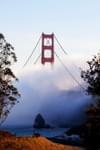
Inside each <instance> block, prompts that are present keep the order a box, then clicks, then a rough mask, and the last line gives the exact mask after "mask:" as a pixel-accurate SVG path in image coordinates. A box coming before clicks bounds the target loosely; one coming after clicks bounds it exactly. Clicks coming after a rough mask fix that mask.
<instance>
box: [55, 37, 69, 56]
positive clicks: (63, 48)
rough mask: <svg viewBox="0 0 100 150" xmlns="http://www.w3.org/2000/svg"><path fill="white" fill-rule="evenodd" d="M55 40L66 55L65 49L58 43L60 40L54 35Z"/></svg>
mask: <svg viewBox="0 0 100 150" xmlns="http://www.w3.org/2000/svg"><path fill="white" fill-rule="evenodd" d="M54 38H55V40H56V41H57V43H58V45H59V46H60V48H61V49H62V51H63V52H64V53H65V54H66V55H68V53H67V52H66V51H65V49H64V48H63V47H62V45H61V44H60V42H59V41H58V39H57V37H56V36H55V35H54Z"/></svg>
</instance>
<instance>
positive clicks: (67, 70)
mask: <svg viewBox="0 0 100 150" xmlns="http://www.w3.org/2000/svg"><path fill="white" fill-rule="evenodd" d="M55 55H56V57H57V58H58V60H59V62H60V63H61V64H62V66H63V67H64V68H65V70H66V72H68V73H69V75H70V76H71V77H72V79H73V80H74V81H75V82H76V83H77V84H78V85H79V86H80V87H81V88H82V90H84V91H85V88H84V87H83V86H82V85H81V84H80V83H79V81H78V80H77V79H76V78H75V77H74V75H73V74H72V73H71V72H70V71H69V69H68V68H67V67H66V65H65V64H64V63H63V62H62V60H61V59H60V57H59V56H58V55H57V53H56V52H55Z"/></svg>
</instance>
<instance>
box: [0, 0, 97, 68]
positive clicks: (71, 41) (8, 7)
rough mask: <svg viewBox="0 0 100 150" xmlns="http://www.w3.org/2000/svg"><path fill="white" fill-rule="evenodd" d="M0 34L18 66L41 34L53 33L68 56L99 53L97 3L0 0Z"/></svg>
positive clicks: (80, 0)
mask: <svg viewBox="0 0 100 150" xmlns="http://www.w3.org/2000/svg"><path fill="white" fill-rule="evenodd" d="M0 32H2V33H3V34H4V35H5V36H6V39H7V40H8V41H9V42H11V43H12V45H13V46H14V47H15V49H16V54H17V56H18V58H19V62H18V67H20V66H22V64H23V63H24V61H25V59H26V58H27V57H28V56H29V54H30V53H31V51H32V49H33V47H34V46H35V44H36V42H37V40H38V38H39V36H40V35H41V33H42V32H45V33H51V32H54V33H55V34H56V36H57V37H58V39H59V41H60V42H61V44H62V45H63V47H64V48H65V49H66V51H68V52H69V53H70V55H81V56H85V55H88V56H89V55H93V54H95V53H97V52H98V50H99V49H100V1H99V0H59V1H58V0H42V1H41V0H6V1H5V0H1V1H0Z"/></svg>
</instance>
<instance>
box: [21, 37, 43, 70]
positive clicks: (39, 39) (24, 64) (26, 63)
mask: <svg viewBox="0 0 100 150" xmlns="http://www.w3.org/2000/svg"><path fill="white" fill-rule="evenodd" d="M40 39H41V36H40V38H39V40H38V41H37V43H36V45H35V47H34V49H33V51H32V53H31V54H30V55H29V57H28V58H27V60H26V62H25V63H24V65H23V68H24V67H25V66H26V65H27V63H28V62H29V60H30V58H31V57H32V55H33V53H34V52H35V50H36V48H37V46H38V44H39V42H40Z"/></svg>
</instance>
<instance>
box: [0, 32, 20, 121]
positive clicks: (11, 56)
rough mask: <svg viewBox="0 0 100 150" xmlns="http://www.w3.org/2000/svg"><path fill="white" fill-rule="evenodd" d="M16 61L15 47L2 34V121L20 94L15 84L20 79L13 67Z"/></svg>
mask: <svg viewBox="0 0 100 150" xmlns="http://www.w3.org/2000/svg"><path fill="white" fill-rule="evenodd" d="M14 62H17V58H16V55H15V53H14V48H13V46H12V45H11V44H10V43H8V42H7V41H6V39H5V37H4V35H3V34H0V123H2V122H3V121H4V120H5V119H6V117H7V116H8V114H9V112H10V109H11V108H12V107H13V106H14V105H15V104H16V102H18V100H17V99H18V97H19V96H20V94H19V92H18V90H17V88H16V87H15V86H14V84H13V83H14V80H16V81H17V80H18V79H17V78H16V76H15V75H14V73H13V72H12V69H11V66H12V64H13V63H14Z"/></svg>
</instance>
